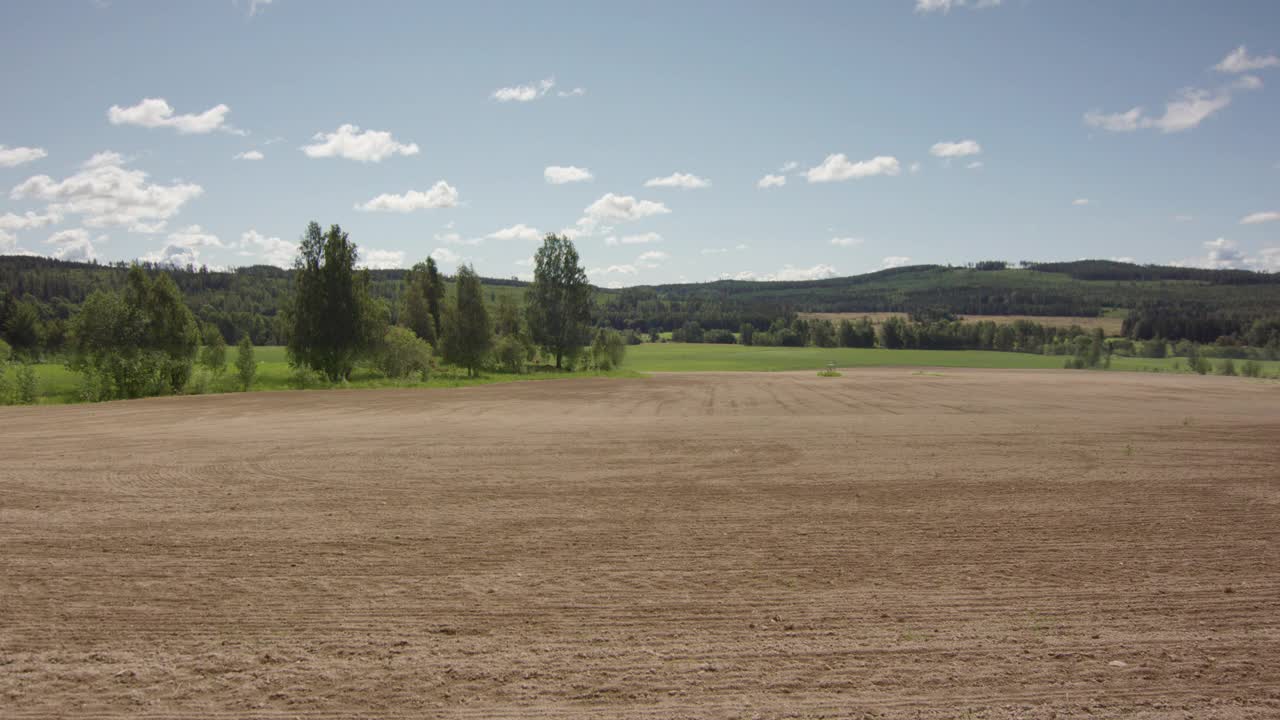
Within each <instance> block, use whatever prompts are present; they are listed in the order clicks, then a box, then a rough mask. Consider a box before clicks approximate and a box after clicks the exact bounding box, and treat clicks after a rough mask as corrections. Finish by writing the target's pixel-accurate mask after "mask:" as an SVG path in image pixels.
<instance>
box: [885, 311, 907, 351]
mask: <svg viewBox="0 0 1280 720" xmlns="http://www.w3.org/2000/svg"><path fill="white" fill-rule="evenodd" d="M906 325H907V324H906V323H905V322H903V320H902V318H899V317H891V318H888V319H887V320H885V321H884V322H882V323H880V347H882V348H885V349H886V350H897V349H898V348H901V347H904V346H905V340H904V335H905V334H906Z"/></svg>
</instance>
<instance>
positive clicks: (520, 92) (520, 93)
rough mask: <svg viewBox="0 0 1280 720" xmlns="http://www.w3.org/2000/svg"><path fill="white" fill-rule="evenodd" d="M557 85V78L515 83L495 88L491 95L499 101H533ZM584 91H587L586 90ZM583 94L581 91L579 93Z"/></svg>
mask: <svg viewBox="0 0 1280 720" xmlns="http://www.w3.org/2000/svg"><path fill="white" fill-rule="evenodd" d="M555 86H556V79H555V78H547V79H545V80H540V81H538V82H536V83H529V84H527V85H513V86H511V87H503V88H498V89H497V90H494V91H493V92H492V93H491V94H490V95H489V97H491V98H493V99H494V100H497V101H498V102H531V101H533V100H537V99H538V98H540V97H543V96H545V95H546V94H547V93H548V92H550V91H551V88H553V87H555ZM583 92H586V91H585V90H584V91H583ZM579 94H581V93H579Z"/></svg>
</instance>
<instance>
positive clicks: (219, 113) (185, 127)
mask: <svg viewBox="0 0 1280 720" xmlns="http://www.w3.org/2000/svg"><path fill="white" fill-rule="evenodd" d="M229 112H231V108H229V107H227V106H226V105H215V106H213V107H211V108H209V109H208V110H205V111H204V112H202V113H200V114H198V115H194V114H188V115H174V114H173V113H174V110H173V106H171V105H169V103H168V102H167V101H165V100H164V98H144V99H143V100H142V102H139V103H138V104H137V105H133V106H131V107H120V106H119V105H112V106H111V107H110V108H109V109H108V110H107V120H109V121H110V122H111V124H112V125H137V126H138V127H144V128H162V127H167V128H173V129H174V130H177V131H178V132H179V133H181V134H183V135H203V134H204V133H211V132H213V131H214V130H224V131H228V132H239V131H237V130H236V129H235V128H233V127H231V126H230V125H227V113H229Z"/></svg>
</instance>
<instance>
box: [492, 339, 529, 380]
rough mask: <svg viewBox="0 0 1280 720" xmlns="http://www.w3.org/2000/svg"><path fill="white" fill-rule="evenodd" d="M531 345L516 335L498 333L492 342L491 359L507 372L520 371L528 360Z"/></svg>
mask: <svg viewBox="0 0 1280 720" xmlns="http://www.w3.org/2000/svg"><path fill="white" fill-rule="evenodd" d="M530 350H532V347H531V346H530V345H529V344H528V343H526V342H525V341H524V340H523V339H522V338H521V337H520V336H518V335H499V336H498V338H497V340H495V341H494V343H493V361H494V363H496V364H497V366H498V369H499V370H502V371H504V372H509V373H522V372H524V371H525V365H526V363H528V361H529V354H530Z"/></svg>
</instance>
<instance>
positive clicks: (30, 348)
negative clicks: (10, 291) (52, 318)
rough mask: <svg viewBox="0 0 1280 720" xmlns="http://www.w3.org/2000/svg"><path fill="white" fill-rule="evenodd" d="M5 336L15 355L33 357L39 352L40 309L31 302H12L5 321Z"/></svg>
mask: <svg viewBox="0 0 1280 720" xmlns="http://www.w3.org/2000/svg"><path fill="white" fill-rule="evenodd" d="M0 330H4V334H5V336H6V337H7V338H8V339H9V345H11V346H12V347H13V351H14V353H15V354H17V355H22V356H27V357H34V356H35V355H38V354H39V352H40V310H39V309H38V308H37V307H36V304H35V303H33V302H29V301H28V302H19V303H14V307H13V312H12V313H10V314H9V317H8V319H7V320H6V321H5V324H4V327H3V328H0Z"/></svg>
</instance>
